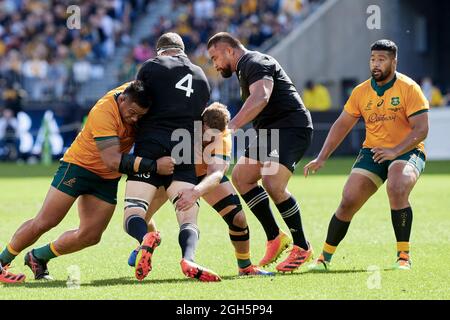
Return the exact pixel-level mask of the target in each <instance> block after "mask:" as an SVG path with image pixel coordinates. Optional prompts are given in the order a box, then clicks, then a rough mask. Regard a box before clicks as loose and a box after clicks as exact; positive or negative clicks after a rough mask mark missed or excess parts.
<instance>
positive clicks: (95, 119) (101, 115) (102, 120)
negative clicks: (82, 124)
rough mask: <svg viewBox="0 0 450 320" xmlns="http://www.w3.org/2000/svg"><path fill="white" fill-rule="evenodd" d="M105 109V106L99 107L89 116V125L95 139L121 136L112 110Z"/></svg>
mask: <svg viewBox="0 0 450 320" xmlns="http://www.w3.org/2000/svg"><path fill="white" fill-rule="evenodd" d="M105 103H110V102H105ZM105 107H106V106H105V105H98V106H96V107H95V108H93V109H92V111H91V112H90V114H89V117H88V120H87V125H88V126H89V127H90V128H91V132H92V137H93V138H94V139H96V138H105V137H117V136H119V133H118V128H119V123H118V121H117V118H116V116H115V115H114V114H113V113H112V112H111V111H110V110H109V109H110V108H105Z"/></svg>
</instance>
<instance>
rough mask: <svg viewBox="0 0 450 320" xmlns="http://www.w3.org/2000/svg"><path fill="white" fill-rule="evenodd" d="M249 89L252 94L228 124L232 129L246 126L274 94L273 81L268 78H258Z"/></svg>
mask: <svg viewBox="0 0 450 320" xmlns="http://www.w3.org/2000/svg"><path fill="white" fill-rule="evenodd" d="M249 90H250V96H249V97H248V99H247V100H246V101H245V103H244V105H243V106H242V108H241V110H240V111H239V112H238V114H237V115H236V116H235V117H234V118H233V119H232V120H231V121H230V124H229V125H228V127H229V128H230V130H236V129H239V128H241V127H243V126H245V125H246V124H247V123H249V122H250V121H252V120H254V119H255V118H256V116H257V115H258V114H259V113H260V112H261V111H262V110H263V109H264V107H265V106H266V105H267V103H269V99H270V96H271V95H272V90H273V81H272V80H268V79H261V80H258V81H256V82H255V83H253V84H252V85H251V86H250V88H249Z"/></svg>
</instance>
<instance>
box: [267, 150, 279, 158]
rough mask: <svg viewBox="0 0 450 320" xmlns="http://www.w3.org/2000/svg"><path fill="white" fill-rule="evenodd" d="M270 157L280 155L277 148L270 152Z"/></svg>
mask: <svg viewBox="0 0 450 320" xmlns="http://www.w3.org/2000/svg"><path fill="white" fill-rule="evenodd" d="M269 157H272V158H279V157H280V155H279V154H278V151H277V149H275V150H272V151H271V152H270V153H269Z"/></svg>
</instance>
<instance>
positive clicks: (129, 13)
mask: <svg viewBox="0 0 450 320" xmlns="http://www.w3.org/2000/svg"><path fill="white" fill-rule="evenodd" d="M148 2H149V0H131V1H130V0H80V1H72V0H0V79H3V81H2V82H1V83H0V93H1V94H0V98H1V97H2V96H3V95H4V93H5V91H7V92H11V91H13V90H16V91H17V94H21V93H23V91H21V90H20V89H21V88H23V89H24V90H25V91H24V92H26V93H27V96H26V98H27V99H28V100H31V101H45V100H50V99H57V100H61V99H63V98H65V97H68V96H69V97H70V96H71V95H74V94H75V93H76V90H77V87H78V86H79V85H80V84H81V83H83V82H84V81H87V80H89V79H90V78H91V77H96V76H97V77H101V75H102V71H103V69H102V68H103V66H102V63H103V62H104V61H105V60H106V59H107V58H108V57H110V56H112V55H113V54H114V51H115V48H116V46H117V45H120V44H122V43H127V41H128V40H129V34H130V32H131V28H132V21H135V19H136V17H137V16H138V15H139V14H140V13H141V12H144V10H143V8H145V7H146V5H147V3H148ZM73 4H76V6H72V5H73ZM86 17H87V18H86Z"/></svg>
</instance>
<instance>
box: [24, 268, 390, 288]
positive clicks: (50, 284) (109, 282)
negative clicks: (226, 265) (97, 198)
mask: <svg viewBox="0 0 450 320" xmlns="http://www.w3.org/2000/svg"><path fill="white" fill-rule="evenodd" d="M384 271H392V269H384ZM352 273H367V270H363V269H355V270H330V271H309V272H292V273H291V272H289V273H276V274H275V276H238V275H235V276H234V275H233V276H223V277H221V278H222V280H244V281H245V280H248V279H267V280H272V279H275V278H278V277H292V276H294V277H295V276H298V277H301V276H304V275H307V274H308V275H309V274H320V275H326V274H330V275H332V274H352ZM191 282H195V283H198V282H199V281H197V280H195V279H190V278H176V279H151V278H147V279H145V280H144V281H141V282H139V281H137V280H136V279H135V278H133V277H120V278H110V279H101V280H92V281H91V282H89V283H81V285H80V287H108V286H121V285H152V284H172V283H180V284H182V283H186V284H188V283H191ZM23 286H24V287H26V288H31V289H34V288H36V289H40V288H67V283H66V281H63V280H53V281H45V282H40V281H33V282H26V283H24V284H23Z"/></svg>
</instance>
